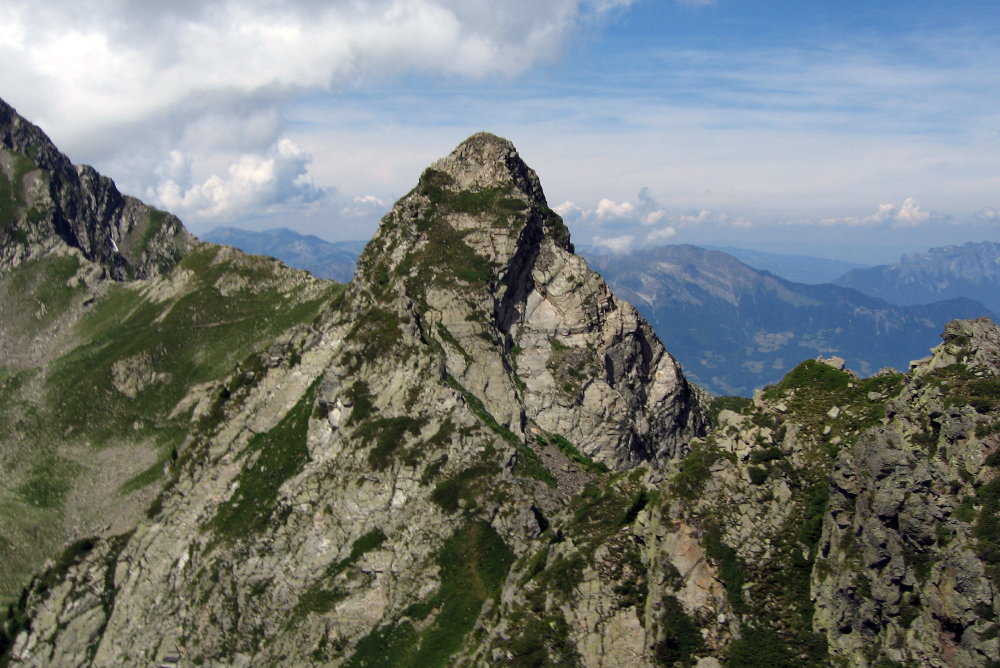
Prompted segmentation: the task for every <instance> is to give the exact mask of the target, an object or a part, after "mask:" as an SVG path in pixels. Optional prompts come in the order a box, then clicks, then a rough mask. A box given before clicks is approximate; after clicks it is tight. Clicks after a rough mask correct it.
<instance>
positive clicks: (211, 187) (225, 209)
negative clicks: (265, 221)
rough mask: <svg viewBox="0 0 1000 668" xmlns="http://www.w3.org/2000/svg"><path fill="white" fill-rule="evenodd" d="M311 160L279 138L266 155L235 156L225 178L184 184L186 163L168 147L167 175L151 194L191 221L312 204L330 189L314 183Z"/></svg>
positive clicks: (227, 218)
mask: <svg viewBox="0 0 1000 668" xmlns="http://www.w3.org/2000/svg"><path fill="white" fill-rule="evenodd" d="M310 160H311V156H309V155H308V154H307V153H305V152H304V151H303V150H302V149H301V148H299V147H298V146H297V145H296V144H295V143H294V142H293V141H291V140H290V139H281V140H279V141H278V142H277V143H276V144H275V145H274V146H273V147H272V148H271V150H270V151H268V153H267V154H265V155H253V154H248V155H242V156H240V157H239V159H237V160H236V161H235V162H233V163H232V164H230V165H229V167H228V169H227V170H226V174H225V175H224V176H219V175H217V174H212V175H211V176H209V177H208V178H207V179H205V180H204V181H203V182H201V183H195V184H190V185H185V181H184V180H183V179H185V178H186V177H187V176H188V175H189V174H190V172H191V169H190V165H189V164H188V162H187V160H186V159H185V157H184V155H182V154H181V153H180V152H179V151H172V152H171V153H170V155H169V159H168V160H167V162H166V163H165V164H164V166H163V170H162V171H163V173H164V175H165V176H166V178H165V180H164V181H163V182H162V183H160V184H159V185H158V186H157V187H156V188H155V189H154V190H153V192H152V193H151V195H153V197H154V198H155V199H156V200H157V202H158V203H159V204H161V205H162V206H164V207H166V208H168V209H170V210H172V211H177V212H179V213H181V214H183V215H187V216H189V217H190V218H191V219H192V220H193V221H195V222H203V221H217V222H228V221H232V220H236V219H238V218H241V217H244V216H247V215H263V214H268V213H274V212H277V211H280V210H282V209H284V208H289V207H298V206H302V205H305V204H309V203H312V202H316V201H318V200H320V199H322V198H323V197H324V196H325V195H327V194H328V193H329V191H328V190H327V189H324V188H320V187H317V186H316V185H314V184H313V182H312V179H311V178H310V177H309V174H308V165H309V161H310ZM178 179H182V180H180V181H178Z"/></svg>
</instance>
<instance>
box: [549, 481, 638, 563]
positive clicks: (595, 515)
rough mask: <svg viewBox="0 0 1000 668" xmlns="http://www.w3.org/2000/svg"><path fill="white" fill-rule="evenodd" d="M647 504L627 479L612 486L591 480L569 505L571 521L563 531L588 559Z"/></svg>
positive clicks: (628, 523)
mask: <svg viewBox="0 0 1000 668" xmlns="http://www.w3.org/2000/svg"><path fill="white" fill-rule="evenodd" d="M649 501H650V497H649V493H648V492H647V491H646V490H645V489H644V488H642V487H641V486H640V485H634V484H632V483H631V482H630V481H629V480H628V479H619V480H618V481H616V482H615V483H614V484H602V481H600V480H595V481H593V482H590V483H588V484H587V486H586V487H584V489H583V491H582V492H580V493H579V494H578V495H577V496H576V497H574V498H573V499H572V501H571V502H570V506H569V507H570V510H571V511H572V519H571V521H570V522H569V523H568V524H567V525H566V526H565V527H564V531H565V532H566V533H567V534H568V535H570V536H572V537H573V542H574V543H575V544H576V545H577V546H578V547H579V548H580V550H581V551H582V552H583V553H584V554H585V555H588V556H589V555H592V554H593V552H594V550H596V549H597V547H598V546H599V545H601V544H603V543H604V542H605V541H607V540H608V539H609V538H610V537H611V536H613V535H615V534H617V533H618V532H619V531H621V530H622V529H623V528H625V527H627V526H629V525H631V524H632V523H633V522H634V521H635V519H636V517H638V515H639V512H641V511H642V509H643V508H645V507H646V505H647V504H648V503H649Z"/></svg>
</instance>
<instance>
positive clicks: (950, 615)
mask: <svg viewBox="0 0 1000 668" xmlns="http://www.w3.org/2000/svg"><path fill="white" fill-rule="evenodd" d="M943 338H944V343H942V344H941V345H940V346H938V347H937V348H936V349H935V350H934V351H933V354H932V356H931V357H930V358H929V359H927V360H924V361H922V362H920V363H917V364H916V366H915V368H914V369H913V372H912V376H913V380H912V381H911V382H910V383H908V384H907V386H906V387H905V388H904V389H903V391H902V393H901V394H900V395H899V396H898V397H897V398H896V399H894V400H893V401H891V402H889V404H888V405H887V420H886V422H885V424H884V425H882V426H881V427H880V428H878V429H876V430H872V431H871V432H868V433H867V434H865V437H864V439H862V440H859V441H858V442H857V443H856V444H855V445H854V446H853V447H851V448H847V449H845V450H844V451H843V452H842V453H841V454H840V456H839V457H838V459H837V462H836V466H835V468H834V471H833V476H832V485H831V497H830V507H829V511H828V519H827V521H826V523H825V526H824V531H823V537H822V541H821V545H822V547H821V554H822V557H821V559H820V560H819V562H818V564H817V568H816V570H815V571H814V574H813V584H814V592H815V597H816V601H817V619H816V625H817V628H818V629H820V630H821V631H823V632H825V633H826V634H827V636H828V637H829V638H830V640H831V645H832V648H833V649H834V651H835V653H836V654H838V655H840V656H843V657H844V658H846V659H848V660H849V661H850V663H851V664H853V665H875V664H877V663H878V661H879V660H890V661H895V662H898V663H903V664H909V663H915V664H919V665H925V666H980V665H986V664H987V663H988V661H989V660H991V659H995V657H996V656H997V655H998V651H1000V648H998V641H997V631H998V626H997V608H998V604H1000V577H998V575H1000V569H998V565H1000V559H998V556H1000V553H998V552H997V540H998V538H997V533H996V527H997V521H998V519H1000V515H998V511H1000V501H998V498H1000V497H998V491H1000V468H998V466H1000V454H998V453H1000V438H998V434H1000V422H998V411H997V409H998V408H1000V379H998V376H1000V329H998V328H997V327H996V326H995V325H994V324H993V323H991V322H990V321H988V320H985V319H983V320H977V321H962V322H954V323H951V324H950V325H949V326H948V328H947V329H946V331H945V334H944V337H943Z"/></svg>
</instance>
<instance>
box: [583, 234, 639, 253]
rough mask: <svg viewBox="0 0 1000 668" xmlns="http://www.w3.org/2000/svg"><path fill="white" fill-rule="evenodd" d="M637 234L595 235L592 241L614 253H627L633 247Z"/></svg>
mask: <svg viewBox="0 0 1000 668" xmlns="http://www.w3.org/2000/svg"><path fill="white" fill-rule="evenodd" d="M634 241H635V236H633V235H631V234H624V235H622V236H618V237H594V238H593V240H592V242H593V244H594V245H595V246H600V247H601V248H606V249H608V250H609V251H611V252H612V253H625V252H628V250H629V249H631V248H632V243H633V242H634Z"/></svg>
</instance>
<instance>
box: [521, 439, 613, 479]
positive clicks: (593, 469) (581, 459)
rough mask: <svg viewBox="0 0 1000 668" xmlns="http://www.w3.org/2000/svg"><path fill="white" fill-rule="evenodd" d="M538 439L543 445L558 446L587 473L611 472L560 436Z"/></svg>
mask: <svg viewBox="0 0 1000 668" xmlns="http://www.w3.org/2000/svg"><path fill="white" fill-rule="evenodd" d="M537 439H538V441H539V442H540V443H541V444H542V445H554V446H556V447H557V448H559V451H560V452H561V453H563V454H564V455H566V457H567V458H568V459H569V460H570V461H573V462H576V463H577V464H579V465H580V466H582V467H583V469H584V470H585V471H588V472H590V473H608V472H609V471H610V470H611V469H609V468H608V467H607V466H606V465H605V464H603V463H601V462H595V461H594V460H593V459H591V458H590V457H588V456H587V455H585V454H583V453H582V452H580V450H579V449H578V448H577V447H576V446H575V445H573V443H572V441H570V440H569V439H567V438H565V437H563V436H560V435H559V434H545V435H544V436H538V437H537Z"/></svg>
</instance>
